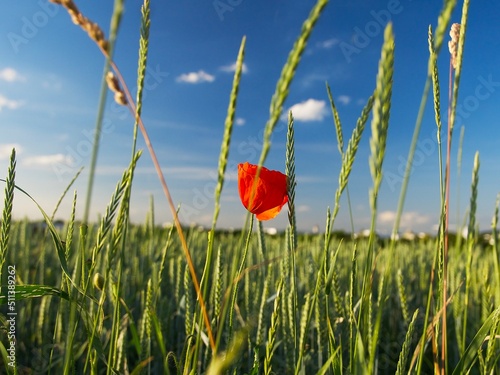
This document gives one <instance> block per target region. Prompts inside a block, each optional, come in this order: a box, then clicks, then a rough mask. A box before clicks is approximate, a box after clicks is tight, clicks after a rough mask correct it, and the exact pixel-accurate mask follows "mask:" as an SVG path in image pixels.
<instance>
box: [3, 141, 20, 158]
mask: <svg viewBox="0 0 500 375" xmlns="http://www.w3.org/2000/svg"><path fill="white" fill-rule="evenodd" d="M13 148H15V149H16V155H19V154H20V153H21V152H23V148H22V147H21V146H20V145H19V144H18V143H8V144H3V145H0V160H6V159H9V158H10V154H11V153H12V149H13Z"/></svg>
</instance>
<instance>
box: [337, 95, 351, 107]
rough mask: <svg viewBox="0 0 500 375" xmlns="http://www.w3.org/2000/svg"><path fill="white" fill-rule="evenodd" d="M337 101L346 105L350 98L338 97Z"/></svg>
mask: <svg viewBox="0 0 500 375" xmlns="http://www.w3.org/2000/svg"><path fill="white" fill-rule="evenodd" d="M337 100H338V101H339V103H341V104H344V105H347V104H349V103H350V102H351V97H350V96H347V95H340V96H339V97H338V98H337Z"/></svg>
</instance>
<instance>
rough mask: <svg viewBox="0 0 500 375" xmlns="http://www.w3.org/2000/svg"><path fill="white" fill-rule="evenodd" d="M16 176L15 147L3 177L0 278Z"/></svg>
mask: <svg viewBox="0 0 500 375" xmlns="http://www.w3.org/2000/svg"><path fill="white" fill-rule="evenodd" d="M15 177H16V149H15V148H13V149H12V153H11V154H10V162H9V169H8V170H7V178H6V179H5V198H4V206H3V211H2V227H1V228H0V280H2V269H3V265H4V264H5V258H6V256H7V247H8V245H9V234H10V227H11V220H12V204H13V201H14V187H15Z"/></svg>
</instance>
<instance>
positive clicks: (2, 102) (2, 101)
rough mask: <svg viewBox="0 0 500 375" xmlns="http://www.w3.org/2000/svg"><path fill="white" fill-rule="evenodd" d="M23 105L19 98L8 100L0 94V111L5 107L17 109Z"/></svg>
mask: <svg viewBox="0 0 500 375" xmlns="http://www.w3.org/2000/svg"><path fill="white" fill-rule="evenodd" d="M22 105H23V102H22V101H20V100H10V99H8V98H6V97H5V96H3V95H1V94H0V112H2V109H4V108H7V109H17V108H19V107H20V106H22Z"/></svg>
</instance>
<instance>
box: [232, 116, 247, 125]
mask: <svg viewBox="0 0 500 375" xmlns="http://www.w3.org/2000/svg"><path fill="white" fill-rule="evenodd" d="M245 122H246V121H245V119H244V118H241V117H237V118H236V120H234V123H235V124H236V125H238V126H243V125H245Z"/></svg>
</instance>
